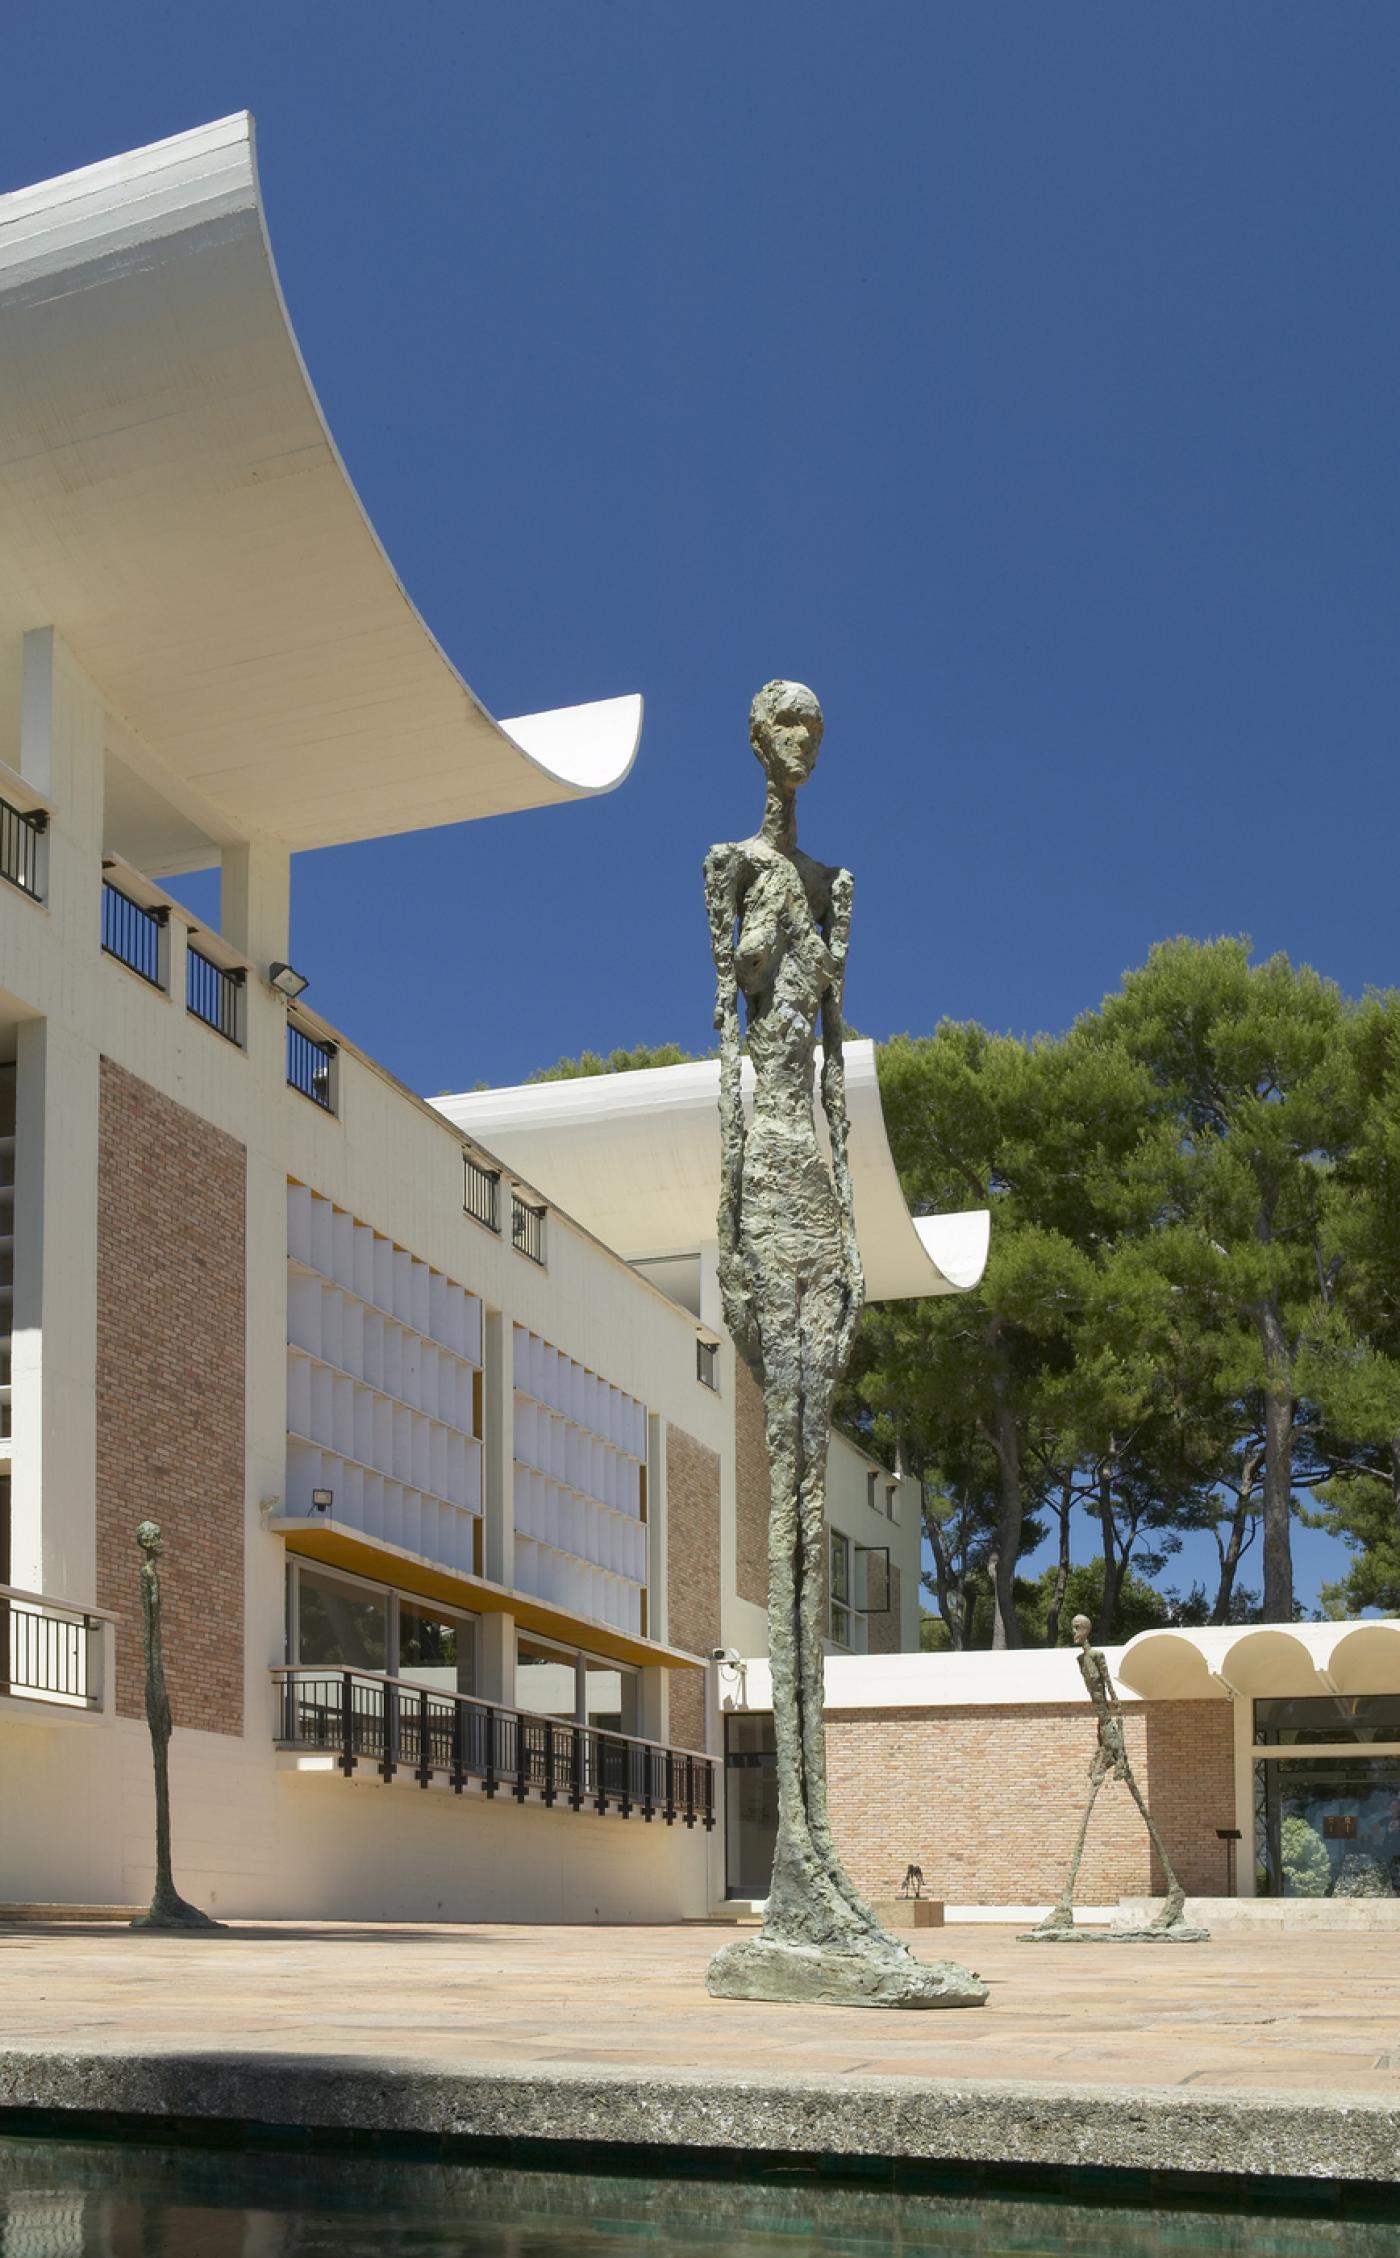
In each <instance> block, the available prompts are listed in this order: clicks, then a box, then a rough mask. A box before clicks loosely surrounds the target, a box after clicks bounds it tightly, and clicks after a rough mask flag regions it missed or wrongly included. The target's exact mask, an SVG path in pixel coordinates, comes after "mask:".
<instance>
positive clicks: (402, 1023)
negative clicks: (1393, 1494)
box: [0, 0, 1400, 1541]
mask: <svg viewBox="0 0 1400 2258" xmlns="http://www.w3.org/2000/svg"><path fill="white" fill-rule="evenodd" d="M1398 91H1400V10H1397V9H1396V8H1395V6H1394V5H1393V0H1352V4H1351V5H1349V6H1348V7H1346V8H1326V7H1320V6H1317V5H1315V4H1311V0H1310V4H1308V5H1306V6H1300V5H1297V4H1295V0H1272V4H1270V5H1267V6H1266V5H1264V4H1263V0H1258V4H1255V5H1249V6H1244V5H1239V4H1238V0H1209V4H1208V5H1197V4H1193V0H1176V4H1175V5H1173V6H1172V7H1170V8H1155V9H1149V8H1124V7H1122V6H1121V5H1118V4H1117V0H1113V4H1083V0H1061V4H1059V5H1056V6H1053V7H1050V6H1046V5H1045V0H997V4H996V5H995V6H988V5H985V4H983V0H963V4H959V5H956V6H948V5H940V4H939V0H907V4H906V0H899V4H884V5H882V4H879V0H876V4H873V5H867V6H859V7H857V6H853V5H850V0H841V4H839V5H837V4H833V0H704V5H687V4H683V0H548V4H541V0H494V4H492V5H489V6H487V5H483V4H479V0H457V4H455V5H447V4H446V0H442V4H435V5H426V4H424V0H399V4H398V5H396V6H394V7H389V6H386V5H384V4H383V0H375V4H373V5H370V4H366V0H240V5H239V6H237V7H236V8H217V9H216V8H209V7H199V6H194V7H189V6H182V7H175V6H153V5H145V4H142V0H130V4H129V5H127V6H125V7H122V8H113V7H111V6H110V5H103V6H101V7H97V6H95V5H86V4H75V0H46V5H45V6H44V7H43V8H42V9H37V8H35V9H27V10H22V11H11V14H10V18H9V20H8V21H7V24H6V31H5V65H4V74H3V90H0V121H2V123H3V132H2V133H0V150H3V160H2V162H3V184H4V185H6V186H13V185H18V184H20V183H22V182H26V181H29V180H34V179H40V178H43V177H44V176H46V175H48V174H51V173H55V172H59V171H62V170H65V169H67V168H68V167H71V166H74V165H80V164H85V163H87V162H89V161H91V160H93V159H95V158H99V157H104V156H108V155H110V154H112V153H113V152H115V151H117V150H119V149H124V148H128V147H132V146H135V145H137V144H139V143H142V142H145V141H149V140H153V139H156V138H157V137H159V136H161V135H163V134H168V133H173V132H176V131H179V130H181V129H183V128H185V127H188V126H192V125H195V124H198V123H200V122H201V121H203V120H206V119H209V118H212V117H216V116H219V115H222V114H223V113H225V112H227V111H229V110H232V109H236V108H240V107H244V106H246V107H248V108H251V109H252V110H253V111H254V113H255V114H256V117H257V120H258V128H259V147H260V156H261V164H262V171H263V181H264V188H265V193H266V199H267V205H268V211H269V218H270V224H271V230H272V237H273V242H274V246H275V249H276V253H277V257H278V261H279V265H280V269H281V274H282V279H283V283H284V286H285V288H286V292H287V296H288V300H289V303H290V307H291V311H292V317H293V320H294V322H295V324H296V328H297V331H298V334H299V336H300V339H301V342H302V346H303V349H304V351H305V353H306V356H307V360H308V362H309V365H310V368H311V372H312V376H313V378H314V380H315V382H316V384H317V386H318V389H319V391H320V394H321V398H322V401H323V404H324V406H325V408H326V411H327V414H328V416H329V420H330V423H331V426H332V429H333V430H334V432H335V434H336V436H337V439H338V441H339V443H340V446H341V448H342V451H343V453H344V455H345V457H346V459H347V462H348V464H349V467H350V471H351V474H352V475H353V477H354V478H355V479H356V481H357V483H358V485H359V487H360V491H361V493H362V494H363V496H364V499H365V502H366V504H367V506H368V508H369V511H370V514H371V516H372V517H373V519H374V522H375V524H376V525H377V527H378V528H379V530H380V532H381V534H382V535H383V537H384V539H385V541H386V544H387V546H388V549H389V552H390V554H391V556H392V557H393V558H394V560H395V562H396V564H397V566H398V568H399V570H400V572H401V573H402V575H403V578H404V580H405V582H406V584H407V586H408V588H409V590H410V591H411V593H412V594H413V596H414V598H415V600H416V601H417V602H418V604H419V606H420V608H421V609H422V610H423V611H424V613H425V614H426V616H427V618H428V620H429V622H430V623H431V625H432V626H433V627H434V629H435V630H436V632H437V633H438V635H439V636H440V637H441V639H442V641H443V642H444V643H445V645H446V646H447V648H448V649H449V651H450V652H451V653H452V655H453V657H454V658H455V659H456V660H457V661H458V663H459V664H460V666H461V668H462V670H463V672H464V673H465V675H466V677H467V679H468V680H469V681H470V682H471V684H472V685H473V687H474V688H475V689H476V690H477V692H478V693H479V695H480V696H481V697H482V698H483V699H484V701H485V702H486V704H487V705H488V706H490V707H491V708H492V710H493V711H495V712H497V713H507V714H508V713H512V712H522V711H529V710H532V709H535V708H538V707H543V706H549V705H554V704H564V703H570V702H573V701H574V700H579V699H586V698H593V697H605V696H609V695H613V694H616V693H618V692H621V691H627V690H634V689H639V690H642V691H643V692H644V693H645V695H646V698H647V704H648V720H647V727H646V732H645V736H644V739H643V746H642V752H641V756H640V759H639V762H638V765H637V767H636V769H635V770H634V772H633V775H632V778H631V779H630V780H629V782H628V783H627V784H626V785H625V786H624V787H623V788H622V790H621V791H620V792H619V793H618V794H616V795H615V796H612V797H609V798H605V799H603V800H601V801H598V802H595V803H592V804H590V805H586V806H575V807H569V808H563V809H558V810H553V811H549V812H546V813H543V814H532V815H526V816H520V817H511V818H507V819H503V820H500V821H497V822H493V823H487V824H479V825H475V826H467V827H463V828H459V829H452V830H445V831H440V832H436V833H426V834H423V835H420V836H419V837H417V838H411V839H403V840H390V841H384V842H381V843H378V844H375V845H371V846H366V847H359V848H346V849H341V850H338V851H335V852H333V853H327V854H324V855H316V856H304V857H302V858H300V859H299V861H298V864H297V866H296V874H295V923H294V936H293V954H294V958H295V961H296V962H297V963H298V964H299V965H300V966H301V967H302V968H303V969H305V970H306V971H308V972H309V973H310V975H311V977H312V982H313V986H312V990H311V1000H313V1001H314V1002H315V1003H316V1005H317V1006H318V1008H319V1009H320V1010H322V1011H323V1012H325V1013H326V1014H327V1016H328V1017H329V1018H330V1019H332V1020H333V1021H335V1022H336V1023H337V1024H339V1025H340V1026H342V1027H343V1028H344V1029H345V1031H346V1032H347V1033H349V1034H352V1035H353V1036H354V1037H355V1038H356V1039H357V1040H359V1041H361V1042H363V1043H364V1044H365V1045H366V1046H367V1047H368V1048H369V1049H371V1050H372V1051H374V1052H375V1053H376V1054H377V1055H378V1056H380V1057H381V1058H383V1059H384V1060H385V1062H386V1063H387V1064H388V1065H390V1066H391V1067H393V1068H394V1069H395V1070H396V1071H398V1072H399V1073H400V1074H401V1075H403V1076H404V1077H405V1078H406V1079H407V1080H409V1081H410V1082H412V1083H414V1084H416V1085H417V1086H419V1087H420V1088H422V1089H424V1090H426V1091H428V1092H435V1091H439V1090H443V1089H455V1088H461V1087H464V1086H467V1085H470V1084H471V1083H473V1082H476V1081H478V1080H482V1081H491V1082H505V1081H512V1080H515V1079H517V1078H519V1077H521V1076H523V1075H524V1074H526V1073H528V1072H529V1071H530V1070H531V1069H532V1068H534V1067H536V1066H538V1065H541V1064H545V1063H548V1062H549V1061H551V1060H552V1059H554V1058H555V1057H556V1056H558V1055H559V1054H560V1053H562V1052H568V1051H576V1050H578V1049H580V1048H582V1047H584V1046H585V1045H592V1046H594V1047H597V1048H604V1047H608V1046H611V1045H612V1044H615V1043H625V1044H631V1043H634V1042H636V1041H638V1040H639V1039H641V1040H646V1041H653V1042H654V1041H662V1040H665V1039H667V1038H674V1039H677V1040H679V1041H681V1042H683V1043H686V1044H688V1045H691V1046H694V1047H701V1046H703V1045H704V1044H706V1043H707V1042H708V1040H709V1028H708V1012H709V974H708V965H707V952H706V944H705V936H704V931H703V924H702V919H701V915H700V902H699V893H698V872H699V863H700V858H701V855H702V853H703V851H704V848H705V847H706V845H707V844H708V843H709V841H710V840H711V839H713V838H715V837H720V836H724V837H732V836H734V835H736V834H738V833H741V832H742V831H744V830H746V829H748V828H750V827H751V826H752V825H753V823H754V822H755V821H756V818H757V813H758V804H759V795H758V790H757V781H758V780H757V772H756V770H755V768H754V765H753V762H752V759H751V757H750V755H749V752H748V750H747V745H746V738H745V716H746V711H747V706H748V701H749V698H750V696H751V695H752V693H753V691H754V690H755V689H756V688H757V686H758V685H759V683H760V682H762V681H763V680H764V679H765V678H767V677H768V676H770V675H773V674H787V675H795V676H798V677H800V678H802V679H804V680H806V681H808V682H810V683H811V684H812V685H813V687H814V688H815V689H816V690H817V692H818V694H819V695H820V697H821V699H822V701H823V704H824V706H825V709H826V714H827V728H828V735H827V747H826V751H825V753H824V755H823V760H822V764H821V767H820V769H819V770H818V773H817V777H816V779H815V780H814V782H813V784H812V785H811V787H810V789H809V791H808V792H807V794H806V795H805V796H804V809H803V815H804V833H803V836H804V840H805V843H806V844H807V845H808V846H810V847H811V848H812V849H813V850H814V851H815V852H817V853H820V854H823V855H825V856H828V857H835V856H838V855H839V856H840V857H841V859H843V860H844V861H847V862H848V863H849V864H850V865H851V866H852V868H853V869H854V871H855V873H856V881H857V897H856V900H857V925H856V934H855V953H854V957H853V965H852V977H851V984H850V991H849V1003H848V1009H849V1012H850V1016H851V1018H852V1020H853V1021H854V1022H855V1023H856V1024H857V1025H858V1026H859V1027H860V1028H861V1029H862V1030H863V1031H864V1032H867V1033H870V1034H874V1035H884V1034H887V1033H890V1032H892V1031H894V1030H898V1029H902V1028H910V1029H925V1028H928V1027H930V1026H931V1025H932V1024H933V1023H934V1021H935V1020H936V1019H937V1018H938V1017H939V1016H940V1015H941V1014H943V1013H951V1014H953V1015H955V1016H959V1017H964V1016H974V1017H977V1018H980V1019H983V1020H985V1021H988V1022H990V1023H992V1024H994V1025H996V1026H1000V1027H1009V1028H1015V1029H1036V1028H1050V1029H1054V1028H1059V1027H1062V1026H1063V1025H1065V1023H1066V1022H1067V1021H1068V1020H1069V1019H1070V1018H1072V1016H1073V1015H1074V1014H1075V1012H1076V1011H1078V1010H1080V1009H1081V1008H1082V1007H1084V1006H1085V1005H1087V1004H1090V1003H1093V1002H1094V1001H1096V1000H1097V999H1098V997H1099V996H1100V995H1101V994H1102V993H1103V992H1104V991H1105V990H1106V989H1107V988H1109V987H1111V986H1112V985H1113V984H1114V983H1115V982H1116V980H1117V978H1118V975H1119V973H1120V971H1121V970H1122V969H1123V968H1124V966H1126V965H1128V964H1130V963H1133V962H1136V961H1137V960H1139V959H1140V958H1141V957H1142V956H1143V955H1144V953H1145V952H1146V950H1147V948H1148V946H1149V944H1150V943H1151V942H1152V941H1153V940H1154V939H1156V938H1158V937H1159V936H1161V935H1164V934H1167V933H1173V932H1178V931H1185V932H1190V933H1195V934H1207V933H1215V932H1220V931H1246V932H1249V933H1251V934H1252V935H1253V936H1254V938H1255V941H1256V943H1257V944H1258V945H1259V946H1260V947H1261V948H1263V949H1269V950H1271V949H1276V948H1282V949H1286V950H1288V951H1289V952H1290V954H1292V955H1294V956H1295V957H1299V958H1305V959H1308V960H1309V961H1311V962H1313V963H1314V964H1316V965H1318V966H1319V967H1320V968H1321V969H1322V970H1323V971H1325V972H1327V973H1330V974H1332V975H1334V976H1335V977H1336V978H1337V979H1339V980H1340V981H1341V982H1342V983H1343V985H1344V986H1345V987H1347V988H1348V989H1352V990H1355V989H1359V988H1360V987H1362V986H1364V985H1365V984H1366V983H1367V982H1388V981H1391V980H1393V979H1395V978H1396V977H1397V976H1400V951H1397V946H1396V937H1395V936H1396V914H1395V900H1396V888H1395V839H1396V829H1397V823H1396V818H1397V813H1400V808H1398V807H1397V800H1398V799H1400V793H1398V792H1397V782H1396V738H1397V713H1400V634H1397V626H1398V625H1400V507H1397V505H1398V504H1400V491H1397V489H1400V448H1397V436H1396V401H1397V398H1398V397H1400V366H1398V365H1397V363H1398V362H1400V354H1398V353H1397V345H1398V344H1400V258H1398V257H1397V249H1398V248H1400V245H1398V244H1397V234H1398V233H1400V228H1398V225H1397V223H1400V163H1398V162H1397V156H1396V150H1397V141H1398V139H1400V114H1397V113H1398V112H1400V100H1397V93H1398ZM385 754H386V759H388V760H392V757H393V747H392V743H386V747H385ZM585 874H586V875H587V882H585ZM1305 1541H1306V1540H1305Z"/></svg>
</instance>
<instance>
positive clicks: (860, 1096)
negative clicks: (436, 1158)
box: [433, 1038, 991, 1301]
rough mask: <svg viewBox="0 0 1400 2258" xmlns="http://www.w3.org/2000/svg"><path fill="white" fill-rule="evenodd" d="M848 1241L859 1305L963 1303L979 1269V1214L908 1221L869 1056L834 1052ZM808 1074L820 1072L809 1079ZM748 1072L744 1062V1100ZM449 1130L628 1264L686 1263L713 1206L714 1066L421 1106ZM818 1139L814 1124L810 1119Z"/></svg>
mask: <svg viewBox="0 0 1400 2258" xmlns="http://www.w3.org/2000/svg"><path fill="white" fill-rule="evenodd" d="M843 1057H844V1063H845V1070H846V1103H847V1109H848V1112H849V1115H850V1124H851V1137H850V1162H851V1181H852V1186H853V1189H854V1194H855V1218H856V1235H857V1237H858V1239H859V1242H860V1252H861V1261H862V1263H863V1264H864V1268H865V1280H866V1290H867V1293H868V1295H869V1298H870V1299H871V1301H907V1300H912V1299H914V1298H916V1297H918V1296H922V1295H932V1294H955V1293H966V1292H967V1291H968V1289H969V1288H970V1287H973V1286H975V1285H976V1284H977V1282H978V1280H979V1278H980V1277H981V1276H982V1272H983V1270H984V1268H985V1267H986V1261H987V1249H988V1243H989V1234H990V1226H991V1218H990V1216H989V1215H988V1213H987V1211H986V1210H985V1209H975V1210H972V1211H970V1212H968V1213H964V1214H957V1215H923V1216H917V1217H915V1216H912V1215H911V1214H910V1213H909V1209H908V1207H907V1206H906V1204H905V1199H904V1193H903V1190H902V1188H901V1185H900V1181H899V1175H898V1171H897V1170H896V1168H895V1165H894V1156H893V1154H892V1153H891V1151H890V1141H889V1137H888V1134H887V1132H886V1129H885V1116H884V1112H883V1110H882V1108H881V1104H880V1084H879V1079H878V1076H877V1072H876V1064H875V1045H874V1044H873V1042H871V1041H869V1040H868V1039H866V1038H861V1039H860V1040H858V1041H856V1042H851V1043H847V1044H846V1045H845V1046H844V1052H843ZM818 1071H820V1068H819V1069H818ZM752 1089H753V1071H752V1069H751V1067H750V1066H749V1064H748V1061H747V1060H745V1061H744V1091H745V1096H746V1098H748V1097H750V1096H751V1094H752ZM433 1103H434V1105H436V1106H437V1107H438V1108H439V1110H440V1111H441V1112H443V1113H445V1114H446V1115H447V1118H448V1119H449V1121H452V1122H454V1123H455V1124H456V1126H457V1127H458V1128H459V1129H462V1130H465V1131H466V1132H467V1134H468V1135H470V1136H472V1137H474V1138H479V1139H480V1141H481V1143H482V1144H483V1145H484V1146H485V1147H486V1148H487V1149H488V1150H489V1151H491V1152H493V1153H494V1154H496V1156H497V1157H498V1158H499V1159H501V1160H503V1161H504V1162H505V1163H506V1164H507V1166H509V1167H511V1168H518V1169H519V1170H520V1171H521V1173H522V1175H524V1176H527V1177H528V1178H529V1180H530V1182H531V1183H532V1184H534V1185H536V1186H537V1187H538V1188H539V1190H541V1191H542V1192H544V1193H545V1194H546V1195H547V1197H549V1198H550V1199H552V1200H555V1201H556V1202H557V1203H558V1205H559V1206H560V1207H562V1208H563V1209H564V1211H565V1213H566V1214H568V1215H572V1216H574V1217H575V1218H576V1219H577V1220H578V1221H579V1222H580V1223H582V1224H583V1225H584V1226H585V1228H586V1229H587V1230H590V1231H592V1232H593V1233H594V1235H595V1236H596V1237H597V1238H600V1239H602V1240H603V1241H604V1243H605V1244H606V1245H607V1246H610V1247H613V1248H615V1250H616V1251H617V1253H619V1254H620V1255H622V1256H624V1257H625V1258H626V1260H627V1261H629V1262H644V1261H645V1262H656V1261H664V1260H669V1259H672V1258H676V1257H683V1256H689V1255H694V1254H695V1253H696V1252H697V1250H698V1249H699V1248H701V1247H703V1246H706V1245H708V1244H710V1243H712V1242H713V1240H714V1238H715V1232H716V1222H715V1217H716V1212H717V1209H718V1206H719V1183H720V1161H719V1061H718V1060H717V1059H697V1060H695V1061H693V1062H691V1063H688V1064H686V1065H683V1066H661V1067H648V1068H644V1069H643V1070H642V1071H641V1072H639V1073H634V1074H599V1075H591V1076H585V1077H583V1078H581V1079H579V1080H577V1081H571V1082H535V1083H522V1084H519V1085H517V1086H516V1087H515V1088H513V1089H503V1090H481V1091H473V1090H468V1091H464V1092H462V1093H461V1094H460V1095H456V1096H444V1097H439V1098H434V1100H433ZM816 1119H817V1128H818V1134H819V1136H820V1137H821V1138H822V1139H823V1142H825V1140H826V1127H825V1118H824V1116H823V1115H822V1112H821V1108H820V1106H818V1107H817V1109H816Z"/></svg>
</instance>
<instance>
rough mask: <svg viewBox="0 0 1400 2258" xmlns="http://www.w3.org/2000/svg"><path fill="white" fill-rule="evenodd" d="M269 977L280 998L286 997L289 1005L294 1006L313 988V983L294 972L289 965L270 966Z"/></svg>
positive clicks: (268, 969)
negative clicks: (301, 996)
mask: <svg viewBox="0 0 1400 2258" xmlns="http://www.w3.org/2000/svg"><path fill="white" fill-rule="evenodd" d="M267 977H268V979H269V980H270V981H271V983H272V985H273V987H274V988H275V989H276V990H277V993H278V994H279V996H285V997H286V999H287V1001H288V1003H289V1004H294V1003H295V1002H296V1000H297V997H298V996H300V995H303V994H304V993H305V991H306V990H307V989H308V988H309V987H310V986H311V982H310V981H309V980H307V979H305V978H304V977H303V976H302V974H301V973H300V972H294V971H293V970H292V968H291V966H290V965H289V964H270V965H269V966H268V968H267Z"/></svg>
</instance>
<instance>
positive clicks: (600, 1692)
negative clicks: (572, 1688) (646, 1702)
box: [583, 1662, 637, 1734]
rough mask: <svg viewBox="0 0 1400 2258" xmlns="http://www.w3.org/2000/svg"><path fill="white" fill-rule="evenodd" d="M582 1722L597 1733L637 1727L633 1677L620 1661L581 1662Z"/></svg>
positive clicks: (622, 1731) (635, 1690)
mask: <svg viewBox="0 0 1400 2258" xmlns="http://www.w3.org/2000/svg"><path fill="white" fill-rule="evenodd" d="M583 1698H584V1705H585V1710H586V1715H585V1718H584V1722H585V1724H589V1725H594V1726H596V1727H597V1729H598V1731H599V1732H601V1733H632V1734H635V1732H636V1730H637V1680H636V1675H635V1673H634V1672H633V1671H631V1670H624V1669H623V1667H622V1664H621V1663H620V1662H586V1663H585V1664H584V1697H583Z"/></svg>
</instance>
